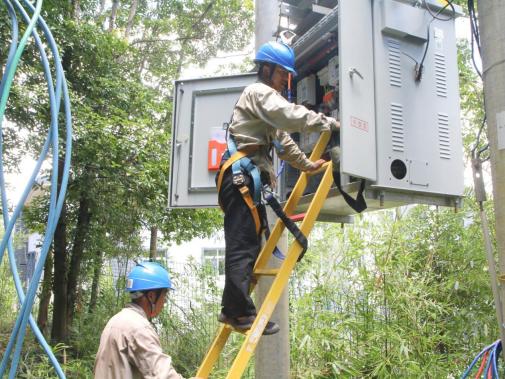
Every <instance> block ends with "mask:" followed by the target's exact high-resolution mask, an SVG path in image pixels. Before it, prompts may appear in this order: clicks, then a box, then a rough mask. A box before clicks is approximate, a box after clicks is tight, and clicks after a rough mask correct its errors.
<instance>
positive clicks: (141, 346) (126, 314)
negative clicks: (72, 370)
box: [94, 262, 198, 379]
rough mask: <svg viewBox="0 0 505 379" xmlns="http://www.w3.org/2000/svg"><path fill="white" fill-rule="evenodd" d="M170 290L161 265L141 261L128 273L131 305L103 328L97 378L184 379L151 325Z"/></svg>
mask: <svg viewBox="0 0 505 379" xmlns="http://www.w3.org/2000/svg"><path fill="white" fill-rule="evenodd" d="M169 290H173V287H172V282H171V280H170V276H169V274H168V272H167V270H165V269H164V268H163V267H162V266H161V265H160V264H158V263H156V262H141V263H139V264H137V265H136V266H135V267H134V268H133V269H132V270H131V272H130V273H129V274H128V277H127V283H126V291H128V292H129V293H130V297H131V299H132V302H131V303H129V304H127V305H126V306H125V307H124V308H123V309H122V310H121V311H120V312H119V313H118V314H116V315H115V316H114V317H112V318H111V319H110V320H109V322H108V323H107V325H106V326H105V329H104V331H103V333H102V336H101V338H100V346H99V348H98V352H97V353H96V358H95V369H94V373H95V378H96V379H134V378H152V379H184V378H183V377H182V376H181V375H179V374H178V373H177V372H176V371H175V369H174V368H173V366H172V358H170V356H168V355H167V354H164V353H163V351H162V349H161V344H160V339H159V337H158V334H157V333H156V330H155V329H154V327H153V325H152V324H151V322H150V321H151V318H153V317H156V316H157V315H159V314H160V313H161V311H162V310H163V305H164V304H165V298H166V295H167V292H168V291H169ZM193 379H198V378H193Z"/></svg>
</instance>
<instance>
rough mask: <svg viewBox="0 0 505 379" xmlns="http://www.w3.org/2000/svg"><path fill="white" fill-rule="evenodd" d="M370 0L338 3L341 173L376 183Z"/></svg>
mask: <svg viewBox="0 0 505 379" xmlns="http://www.w3.org/2000/svg"><path fill="white" fill-rule="evenodd" d="M371 3H372V2H371V0H354V1H341V2H340V4H339V6H338V7H339V12H338V16H339V18H338V22H339V27H340V29H339V53H340V115H341V116H340V123H341V131H340V134H341V137H340V140H341V147H342V158H341V170H342V172H344V173H346V174H349V175H352V176H356V177H362V178H367V179H370V180H375V179H376V177H377V165H376V146H375V113H374V109H375V99H374V67H373V27H372V4H371Z"/></svg>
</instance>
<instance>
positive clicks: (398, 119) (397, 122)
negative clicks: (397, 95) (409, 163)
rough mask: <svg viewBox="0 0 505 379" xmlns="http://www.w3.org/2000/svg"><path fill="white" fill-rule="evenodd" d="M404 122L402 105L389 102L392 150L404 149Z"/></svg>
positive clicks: (402, 150)
mask: <svg viewBox="0 0 505 379" xmlns="http://www.w3.org/2000/svg"><path fill="white" fill-rule="evenodd" d="M404 125H405V122H404V120H403V105H401V104H398V103H391V139H392V141H391V142H392V146H393V150H394V151H398V152H400V153H402V152H404V151H405V130H404Z"/></svg>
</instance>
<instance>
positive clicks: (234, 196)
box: [216, 42, 340, 335]
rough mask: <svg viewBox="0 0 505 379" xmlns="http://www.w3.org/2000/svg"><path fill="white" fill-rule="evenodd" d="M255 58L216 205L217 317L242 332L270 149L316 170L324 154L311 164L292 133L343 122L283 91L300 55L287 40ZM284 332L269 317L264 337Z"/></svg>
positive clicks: (271, 180) (269, 179)
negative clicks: (220, 274)
mask: <svg viewBox="0 0 505 379" xmlns="http://www.w3.org/2000/svg"><path fill="white" fill-rule="evenodd" d="M255 63H256V64H257V65H258V66H259V67H258V81H257V82H256V83H254V84H251V85H249V86H247V87H246V88H245V89H244V91H243V92H242V94H241V96H240V98H239V100H238V102H237V104H236V105H235V108H234V110H233V115H232V119H231V122H230V125H229V128H228V138H227V143H228V150H227V151H226V152H225V154H224V155H223V159H222V162H221V167H220V170H219V172H218V174H217V176H216V182H217V187H218V194H219V204H220V206H221V209H222V210H223V212H224V232H225V242H226V254H225V287H224V291H223V298H222V303H221V305H222V310H221V314H220V315H219V317H218V320H219V321H220V322H222V323H225V324H229V325H231V326H232V327H233V328H235V329H238V330H248V329H250V328H251V326H252V324H253V322H254V320H255V317H256V308H255V306H254V303H253V301H252V299H251V297H250V295H249V287H250V284H251V279H252V273H253V268H254V263H255V261H256V259H257V257H258V254H259V252H260V249H261V234H262V232H263V231H264V230H265V228H267V227H268V226H267V225H268V224H267V221H266V211H265V206H264V205H263V204H262V200H261V192H262V188H263V186H270V188H272V189H274V188H275V185H276V175H275V173H274V170H273V165H272V156H271V152H272V149H273V148H275V150H276V152H277V155H278V157H279V158H281V159H283V160H285V161H286V162H288V163H289V164H291V165H292V166H293V167H295V168H297V169H300V170H302V171H314V170H317V169H319V168H320V167H321V166H322V164H323V163H324V160H322V159H320V160H318V161H316V162H311V161H310V160H309V159H308V158H307V157H306V155H305V154H304V153H303V152H302V151H301V150H300V149H299V148H298V146H297V145H296V143H295V142H294V141H293V140H292V139H291V137H290V135H289V133H293V132H301V131H307V132H314V131H320V132H323V131H330V130H338V129H339V128H340V123H339V122H338V121H337V120H335V119H334V118H331V117H326V116H325V115H324V114H322V113H316V112H314V111H310V110H308V109H307V108H305V107H304V106H302V105H296V104H293V103H290V102H289V101H287V100H286V99H285V98H284V97H283V96H282V95H281V94H282V92H283V90H284V89H285V88H286V86H288V87H289V88H291V83H290V81H291V78H292V76H294V75H296V71H295V54H294V51H293V49H292V48H291V47H290V46H288V45H287V44H285V43H283V42H267V43H265V44H264V45H262V46H261V47H260V48H259V50H258V52H257V54H256V59H255ZM278 331H279V326H278V325H277V324H275V323H273V322H269V323H268V324H267V326H266V328H265V330H264V333H263V334H265V335H269V334H274V333H277V332H278Z"/></svg>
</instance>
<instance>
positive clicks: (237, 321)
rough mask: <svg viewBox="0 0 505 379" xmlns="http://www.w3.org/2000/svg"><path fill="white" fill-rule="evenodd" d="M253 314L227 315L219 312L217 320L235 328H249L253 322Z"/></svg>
mask: <svg viewBox="0 0 505 379" xmlns="http://www.w3.org/2000/svg"><path fill="white" fill-rule="evenodd" d="M254 319H255V316H241V317H228V316H226V315H225V314H224V313H223V312H221V313H220V314H219V316H218V318H217V321H219V322H222V323H223V324H228V325H230V326H231V327H232V328H234V329H237V330H242V331H243V330H249V329H251V326H252V324H253V322H254Z"/></svg>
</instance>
